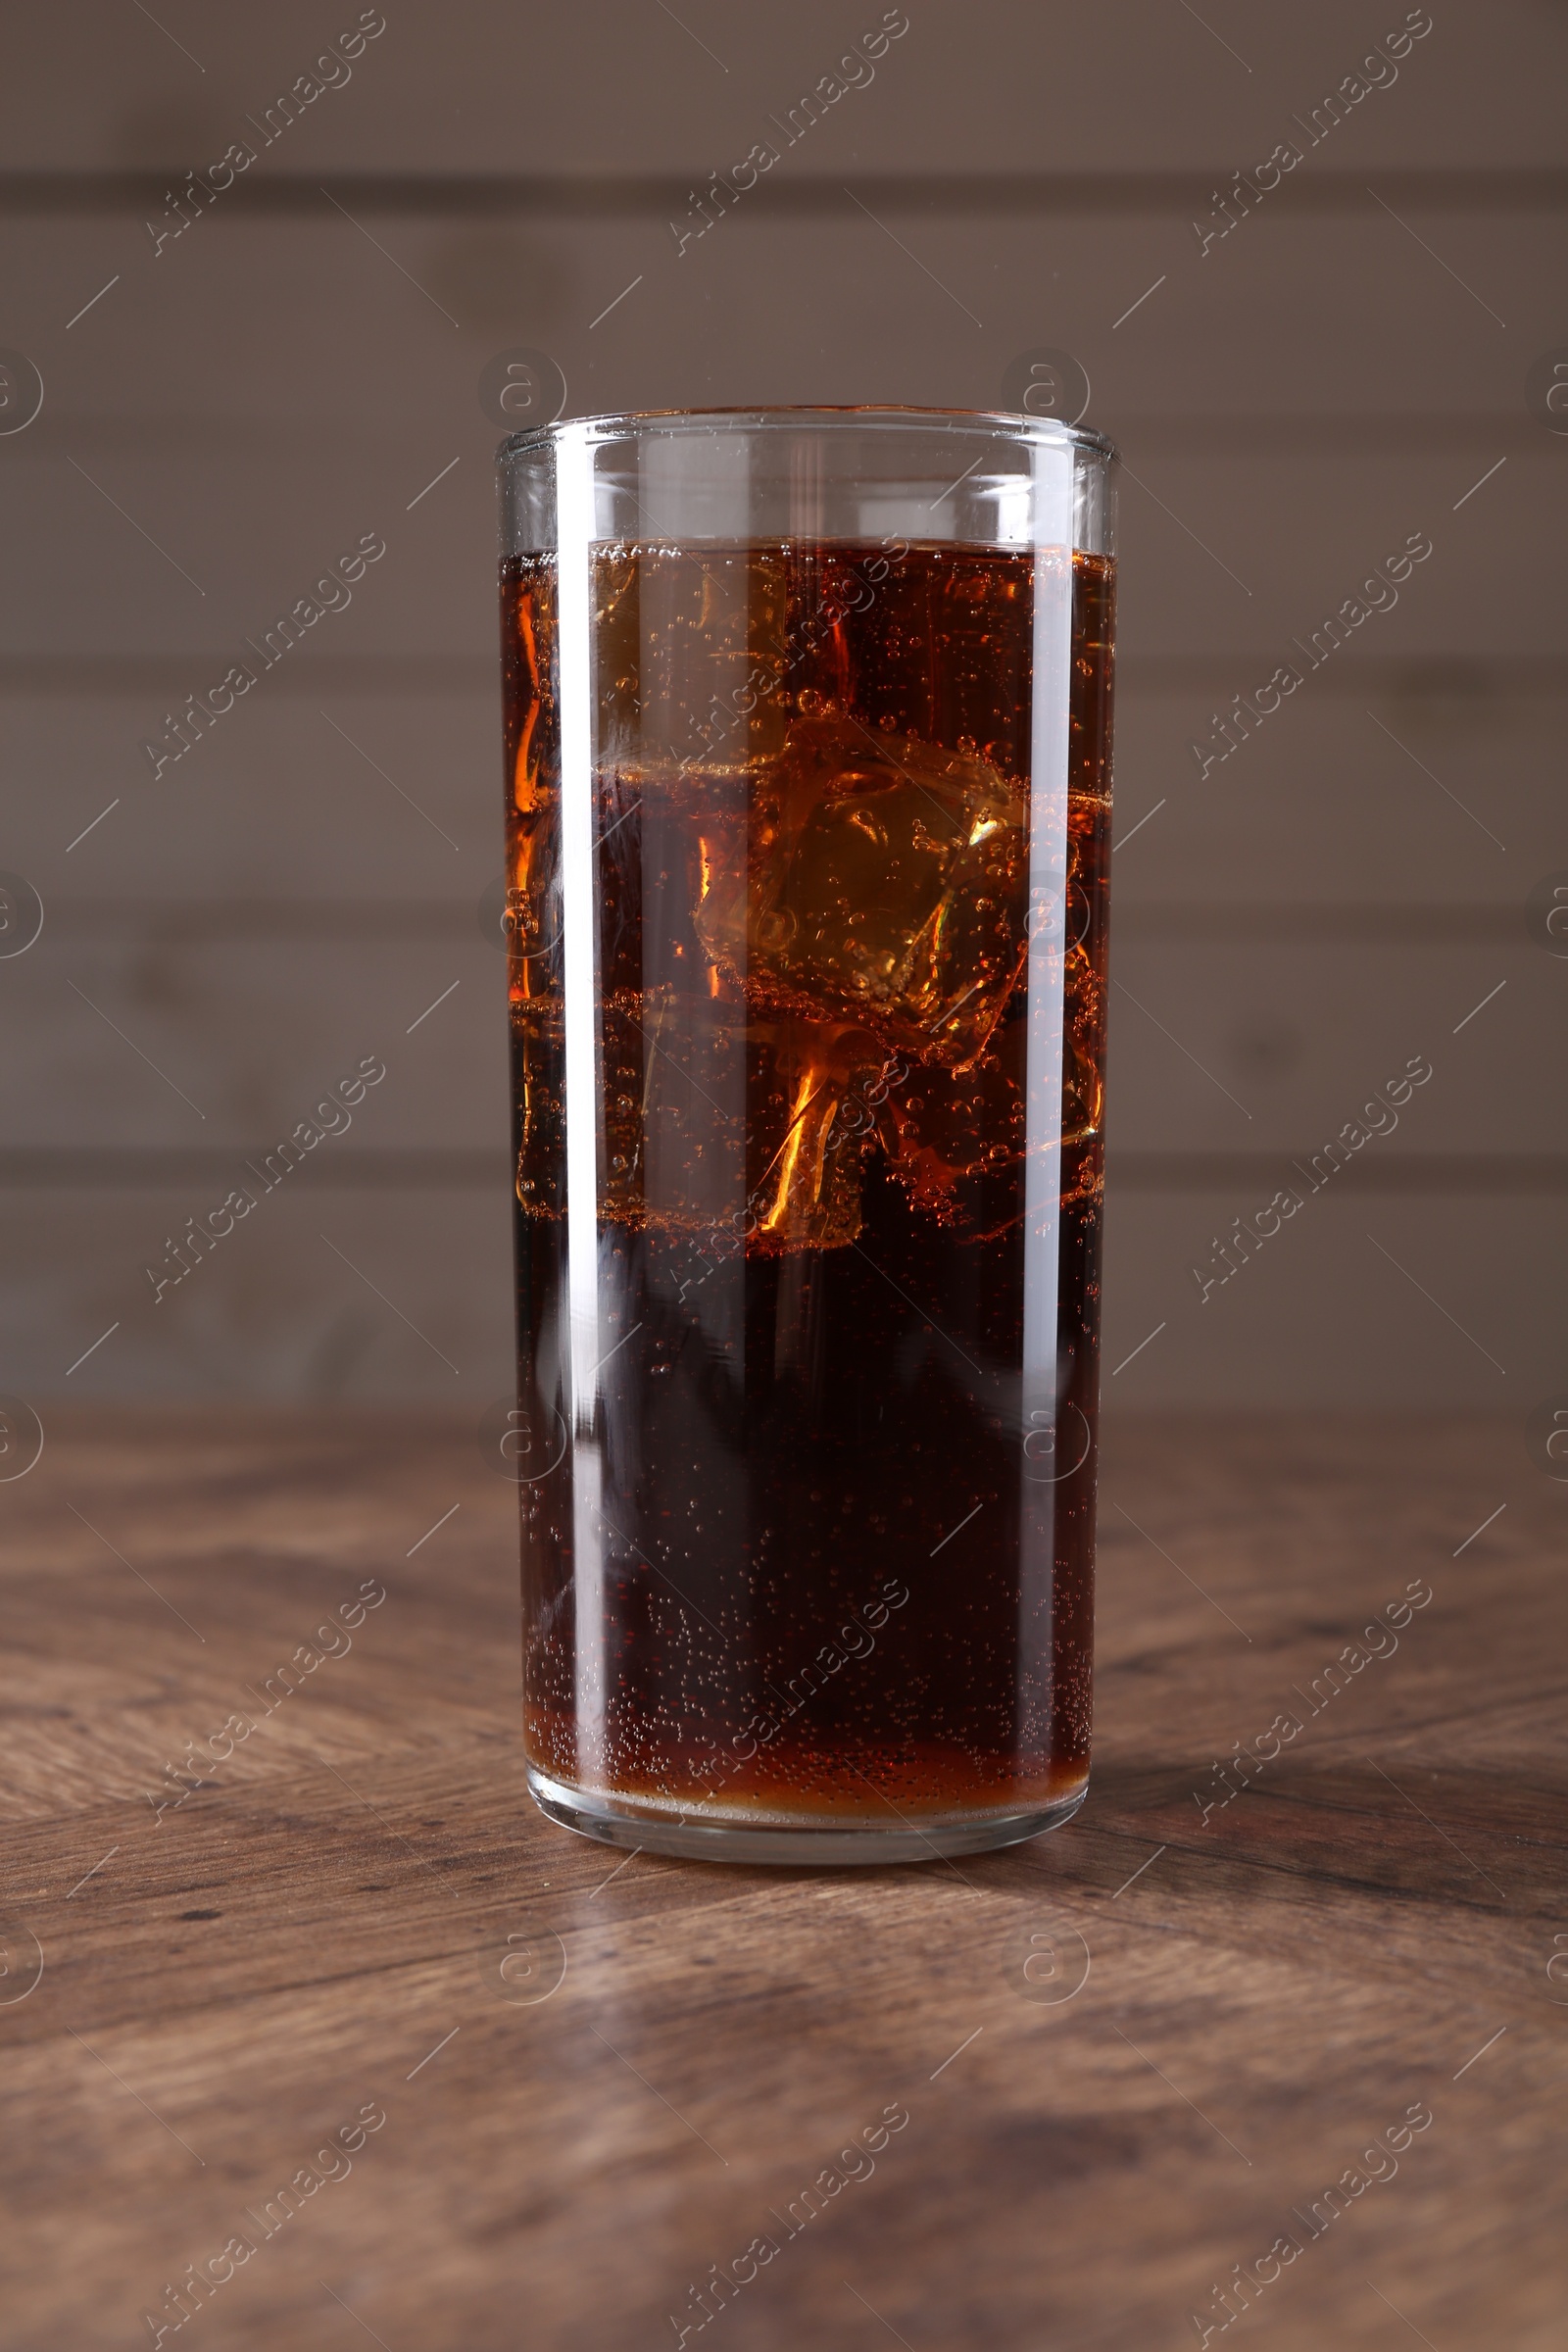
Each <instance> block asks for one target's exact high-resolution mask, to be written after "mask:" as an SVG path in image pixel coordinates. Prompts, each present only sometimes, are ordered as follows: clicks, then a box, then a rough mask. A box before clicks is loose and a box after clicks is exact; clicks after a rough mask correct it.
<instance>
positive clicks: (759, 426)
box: [496, 401, 1120, 466]
mask: <svg viewBox="0 0 1568 2352" xmlns="http://www.w3.org/2000/svg"><path fill="white" fill-rule="evenodd" d="M720 419H721V420H722V421H723V422H724V423H726V424H729V425H733V426H741V425H745V426H747V427H749V428H750V429H751V430H752V431H754V432H785V431H790V430H796V431H799V430H801V429H802V428H803V427H809V426H813V425H814V426H816V427H819V428H820V429H822V430H824V431H829V432H830V431H833V430H835V429H836V430H840V431H843V430H848V429H852V428H854V427H856V426H864V425H866V424H884V425H886V426H888V427H889V428H890V429H892V430H895V431H897V430H900V429H903V430H906V431H915V430H920V429H924V430H926V431H934V430H936V429H938V428H939V427H942V426H946V427H947V428H948V429H949V430H950V431H953V432H956V431H960V430H963V429H966V428H967V429H971V430H972V429H976V428H985V429H988V430H990V431H992V432H993V433H995V434H996V436H997V438H998V439H1002V440H1012V441H1022V442H1028V443H1032V444H1038V443H1041V442H1050V441H1054V442H1066V443H1067V444H1068V445H1069V446H1070V447H1072V448H1074V449H1078V450H1083V451H1085V452H1086V453H1088V454H1091V455H1093V456H1095V457H1099V458H1103V459H1104V460H1105V462H1106V463H1107V464H1108V465H1115V464H1116V463H1117V462H1118V459H1119V457H1120V452H1119V451H1118V450H1117V448H1116V445H1115V443H1114V442H1113V441H1112V440H1111V439H1110V438H1109V436H1108V435H1107V434H1105V433H1102V432H1100V431H1099V430H1098V429H1097V428H1096V427H1095V426H1094V425H1091V424H1062V423H1060V422H1058V420H1057V419H1056V418H1054V417H1026V416H1025V415H1023V413H1022V412H1021V411H1020V410H1017V409H921V408H914V407H910V406H907V405H901V404H899V403H897V402H892V401H887V402H866V403H857V404H852V403H848V402H846V403H842V404H839V405H835V406H828V407H809V406H801V407H795V408H789V407H784V408H713V409H620V410H608V411H606V412H605V413H604V414H603V415H599V416H593V417H560V418H558V419H557V420H556V422H555V423H553V424H534V425H527V426H524V427H523V428H522V429H521V430H520V431H518V432H515V433H509V434H508V435H507V437H506V439H505V440H504V441H503V442H502V443H501V444H500V446H499V447H498V449H497V451H496V464H497V466H507V465H510V464H511V462H512V461H513V460H514V459H515V458H521V457H525V456H529V455H532V454H533V453H534V452H536V451H538V450H542V449H544V448H546V447H548V446H549V445H550V444H551V443H553V442H556V441H559V440H560V439H562V438H563V437H564V435H565V434H566V433H568V432H576V431H580V430H582V429H583V428H587V433H588V438H589V440H590V442H597V443H609V442H611V441H613V440H614V439H615V438H616V437H617V436H618V435H623V436H625V437H627V438H630V437H632V436H633V435H634V434H635V432H636V430H637V428H638V427H640V426H644V425H654V426H659V425H663V426H667V427H670V428H676V429H678V428H679V427H681V426H683V425H690V426H692V427H694V428H702V427H707V428H709V429H710V430H711V428H712V426H713V424H714V422H715V420H720Z"/></svg>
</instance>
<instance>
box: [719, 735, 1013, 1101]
mask: <svg viewBox="0 0 1568 2352" xmlns="http://www.w3.org/2000/svg"><path fill="white" fill-rule="evenodd" d="M1025 818H1026V804H1025V800H1024V796H1023V794H1022V792H1021V791H1020V790H1019V788H1018V787H1017V786H1015V785H1012V784H1009V783H1008V782H1007V781H1006V779H1005V777H1004V776H1003V775H1002V774H1001V773H1000V772H999V770H998V769H997V768H995V767H993V766H992V765H991V764H990V762H989V761H987V760H981V759H979V758H978V757H976V756H975V755H974V754H972V753H962V752H949V751H941V750H938V749H936V748H935V747H933V746H932V745H930V744H927V743H923V742H921V741H920V740H919V739H918V738H917V737H914V736H904V735H894V734H888V733H876V732H873V730H872V729H870V728H869V727H867V726H864V725H863V724H862V723H861V722H860V721H859V720H858V719H857V718H854V717H852V716H851V715H850V714H849V713H848V712H846V711H836V710H827V711H823V712H822V713H821V714H820V715H818V714H816V713H814V712H812V713H809V714H808V715H805V716H801V717H797V718H795V719H793V720H792V721H791V723H790V728H789V733H788V735H787V737H786V740H785V746H784V750H783V752H782V754H781V755H780V756H779V758H778V759H777V760H774V761H772V762H771V763H770V764H769V765H768V766H766V767H764V768H762V769H761V770H760V772H759V774H758V778H757V783H756V786H755V790H754V796H753V803H752V810H751V818H750V825H749V832H748V842H747V860H746V871H745V873H744V875H743V874H741V873H740V872H739V871H738V870H737V869H736V867H735V866H734V865H733V864H726V865H725V866H724V867H723V868H722V869H721V870H715V872H714V873H713V875H712V877H711V882H710V885H709V887H708V888H707V890H706V891H705V894H704V897H703V899H702V902H701V904H700V906H699V907H698V909H697V914H696V927H697V933H698V938H699V940H700V941H701V943H702V947H703V950H704V953H705V954H706V955H708V956H711V958H712V960H713V961H714V962H715V963H716V964H717V965H718V966H719V968H720V969H721V970H722V971H724V972H725V973H726V974H727V975H728V976H730V977H731V978H732V979H733V980H735V981H736V982H738V983H739V984H740V985H741V986H742V987H743V988H744V989H745V991H746V997H747V1002H748V1004H749V1005H751V1006H752V1007H753V1008H754V1010H756V1011H757V1012H759V1013H763V1014H775V1015H777V1014H786V1015H788V1014H793V1015H794V1016H795V1017H797V1018H802V1019H809V1018H811V1017H813V1016H815V1017H817V1018H819V1019H820V1018H829V1019H832V1018H837V1019H840V1020H843V1019H846V1018H849V1019H852V1020H858V1021H859V1022H860V1023H862V1024H863V1025H865V1026H866V1027H868V1028H870V1029H871V1030H872V1031H873V1032H874V1033H875V1034H876V1035H877V1036H878V1037H879V1038H881V1039H882V1040H883V1041H884V1045H885V1046H902V1047H904V1048H905V1049H907V1050H910V1051H913V1052H915V1053H918V1054H935V1055H936V1056H937V1057H938V1058H939V1059H941V1060H943V1061H945V1062H947V1063H948V1064H949V1065H950V1066H955V1067H956V1066H958V1065H961V1064H962V1063H964V1062H966V1061H968V1060H969V1059H971V1058H972V1057H973V1055H974V1054H976V1053H977V1052H978V1051H979V1050H980V1048H981V1047H982V1046H983V1045H984V1043H985V1040H986V1038H987V1036H988V1035H989V1034H990V1031H991V1030H992V1029H993V1028H994V1027H995V1025H996V1022H997V1020H998V1017H999V1016H1000V1014H1001V1011H1002V1008H1003V1006H1004V1005H1005V1002H1006V1000H1007V997H1008V995H1009V994H1010V992H1011V990H1012V988H1013V985H1014V983H1015V982H1016V980H1017V978H1018V975H1019V972H1020V970H1021V969H1022V965H1023V960H1024V956H1025V954H1026V951H1027V940H1026V934H1025V916H1026V902H1027V889H1026V878H1027V859H1028V845H1027V836H1026V827H1025Z"/></svg>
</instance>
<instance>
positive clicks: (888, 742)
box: [500, 409, 1114, 1863]
mask: <svg viewBox="0 0 1568 2352" xmlns="http://www.w3.org/2000/svg"><path fill="white" fill-rule="evenodd" d="M1112 456H1113V453H1112V451H1111V449H1110V447H1109V444H1108V443H1107V442H1105V441H1104V440H1103V438H1102V437H1101V436H1100V435H1099V434H1097V433H1094V432H1090V431H1087V430H1084V429H1082V428H1072V429H1068V428H1064V427H1062V426H1060V425H1057V424H1054V423H1050V422H1046V421H1041V420H1036V419H1033V418H1029V417H1011V416H984V415H968V414H961V413H948V412H941V411H930V410H912V409H842V410H840V409H781V410H762V411H744V412H743V411H719V412H710V413H706V414H668V415H646V416H625V417H591V418H579V419H576V420H573V421H569V422H565V423H561V424H556V425H552V426H549V427H547V428H544V429H541V430H537V431H532V432H523V433H518V434H515V435H514V436H513V438H512V439H511V440H509V441H507V442H505V443H504V444H503V446H502V450H501V455H500V466H501V482H502V516H503V521H502V532H503V548H502V553H503V565H502V646H503V660H504V663H505V676H506V690H507V722H506V723H507V733H506V809H507V879H508V901H507V927H508V930H509V933H510V949H511V956H510V971H511V1018H512V1048H513V1068H514V1074H515V1083H514V1108H515V1169H516V1177H515V1188H516V1277H517V1333H518V1392H517V1393H518V1403H517V1415H516V1422H515V1433H514V1437H513V1440H512V1445H513V1446H514V1448H515V1450H516V1451H517V1454H518V1459H517V1461H516V1464H515V1467H516V1468H517V1470H518V1471H519V1472H520V1474H521V1495H522V1585H523V1620H524V1632H523V1667H524V1713H525V1737H526V1744H527V1755H528V1771H529V1780H530V1786H531V1788H532V1790H533V1793H534V1796H535V1798H536V1799H537V1801H538V1803H539V1804H540V1805H541V1806H542V1808H543V1809H544V1811H545V1812H546V1813H547V1814H549V1815H550V1816H551V1817H552V1819H554V1820H556V1821H560V1822H563V1823H565V1824H567V1825H568V1826H570V1827H571V1828H573V1829H576V1830H580V1831H584V1832H586V1833H587V1834H588V1835H589V1836H592V1837H596V1838H604V1839H607V1840H608V1841H610V1842H611V1843H613V1844H619V1845H628V1846H632V1845H635V1846H644V1847H650V1848H654V1849H657V1850H660V1851H663V1852H669V1853H680V1854H690V1855H705V1856H708V1857H710V1858H716V1859H726V1858H733V1859H738V1860H743V1861H748V1862H757V1861H765V1862H789V1863H818V1862H832V1863H840V1862H864V1863H880V1862H887V1861H892V1860H899V1859H908V1860H919V1859H922V1858H929V1857H930V1856H931V1855H932V1854H933V1853H963V1852H970V1851H975V1850H977V1849H979V1848H982V1847H986V1846H993V1845H1003V1844H1007V1843H1010V1842H1011V1841H1013V1840H1015V1839H1018V1838H1029V1837H1033V1836H1034V1835H1035V1834H1036V1833H1037V1832H1039V1831H1041V1830H1045V1829H1049V1828H1051V1827H1053V1826H1054V1824H1056V1823H1059V1822H1061V1821H1064V1820H1065V1819H1066V1818H1067V1817H1068V1816H1069V1815H1070V1814H1071V1813H1072V1812H1074V1811H1075V1810H1076V1808H1077V1806H1078V1805H1079V1804H1080V1803H1081V1801H1082V1798H1083V1794H1084V1789H1085V1787H1086V1785H1087V1780H1088V1772H1089V1735H1090V1694H1091V1643H1092V1604H1093V1569H1094V1527H1095V1477H1096V1450H1095V1444H1096V1437H1095V1433H1096V1419H1097V1404H1098V1393H1099V1333H1100V1254H1101V1216H1102V1196H1103V1178H1102V1164H1103V1162H1102V1133H1103V1115H1102V1101H1103V1068H1104V1021H1105V912H1106V856H1107V848H1108V836H1109V818H1110V685H1111V633H1112V612H1113V595H1114V569H1113V564H1112V547H1111V503H1110V485H1109V469H1110V465H1111V461H1112Z"/></svg>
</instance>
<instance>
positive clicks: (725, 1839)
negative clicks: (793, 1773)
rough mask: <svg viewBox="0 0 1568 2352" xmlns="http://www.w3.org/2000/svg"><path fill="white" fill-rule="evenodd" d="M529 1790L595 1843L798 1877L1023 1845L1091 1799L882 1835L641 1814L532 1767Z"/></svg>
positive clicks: (906, 1826)
mask: <svg viewBox="0 0 1568 2352" xmlns="http://www.w3.org/2000/svg"><path fill="white" fill-rule="evenodd" d="M528 1789H529V1793H530V1795H531V1796H532V1798H533V1800H534V1803H535V1804H536V1805H537V1806H538V1807H539V1810H540V1812H541V1813H543V1814H544V1815H545V1817H546V1818H547V1820H550V1821H554V1822H559V1823H560V1825H561V1827H562V1828H563V1829H564V1830H576V1831H577V1832H578V1834H579V1835H580V1836H581V1837H584V1838H598V1839H599V1841H600V1843H601V1844H603V1845H618V1846H626V1847H631V1848H640V1849H641V1851H642V1852H644V1853H645V1854H678V1855H680V1856H681V1857H682V1858H683V1859H684V1860H686V1861H689V1862H771V1863H783V1864H785V1865H786V1866H788V1867H789V1868H791V1869H797V1870H798V1869H803V1868H808V1869H809V1868H812V1867H815V1866H821V1865H826V1866H827V1867H829V1868H835V1867H842V1866H850V1867H854V1866H857V1865H858V1866H859V1867H861V1868H877V1867H881V1866H884V1865H886V1864H887V1863H890V1862H929V1861H931V1860H933V1859H934V1858H937V1857H940V1856H942V1855H945V1854H983V1853H988V1852H990V1851H991V1849H992V1848H993V1847H995V1846H999V1845H1019V1844H1021V1843H1022V1842H1023V1840H1024V1839H1025V1838H1038V1837H1040V1836H1041V1835H1042V1833H1043V1832H1044V1831H1046V1830H1059V1829H1060V1828H1061V1826H1062V1824H1063V1822H1067V1821H1070V1820H1071V1819H1072V1817H1073V1815H1074V1814H1075V1813H1076V1812H1077V1810H1078V1808H1079V1806H1080V1805H1081V1804H1082V1803H1083V1801H1084V1798H1085V1796H1086V1795H1087V1793H1088V1783H1087V1782H1086V1783H1085V1784H1084V1786H1083V1787H1082V1788H1080V1789H1073V1790H1072V1791H1071V1792H1070V1793H1069V1794H1068V1795H1066V1796H1059V1797H1054V1798H1052V1799H1051V1800H1050V1801H1049V1802H1048V1803H1046V1804H1044V1805H1032V1806H1030V1808H1029V1810H1028V1811H1027V1812H1024V1813H989V1814H983V1815H976V1814H967V1815H959V1816H955V1815H952V1814H950V1815H948V1816H947V1817H946V1818H938V1819H933V1820H930V1821H924V1822H914V1821H908V1820H905V1821H901V1822H899V1823H897V1824H895V1825H892V1826H890V1827H888V1828H885V1829H884V1828H882V1827H881V1826H880V1825H878V1826H876V1827H872V1826H869V1825H867V1826H866V1827H865V1828H863V1829H861V1828H855V1827H852V1826H849V1825H847V1824H845V1823H842V1822H835V1823H832V1824H829V1823H826V1822H824V1824H823V1825H822V1827H821V1828H819V1829H818V1828H816V1827H814V1826H813V1825H812V1824H811V1823H809V1822H802V1821H780V1822H769V1821H766V1820H763V1819H753V1820H751V1821H725V1820H722V1819H711V1820H702V1819H694V1818H693V1817H692V1816H691V1815H690V1814H687V1813H676V1812H672V1811H668V1810H665V1809H663V1808H655V1807H654V1806H652V1805H649V1806H647V1807H646V1808H644V1807H641V1806H639V1805H638V1803H637V1800H636V1799H635V1798H632V1797H618V1796H607V1795H604V1794H602V1793H600V1792H598V1791H595V1790H588V1789H569V1788H567V1787H566V1786H565V1784H564V1782H561V1781H553V1780H551V1779H550V1778H549V1777H548V1775H547V1774H545V1773H542V1772H538V1771H536V1770H535V1769H534V1767H533V1766H532V1765H530V1766H529V1768H528Z"/></svg>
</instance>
